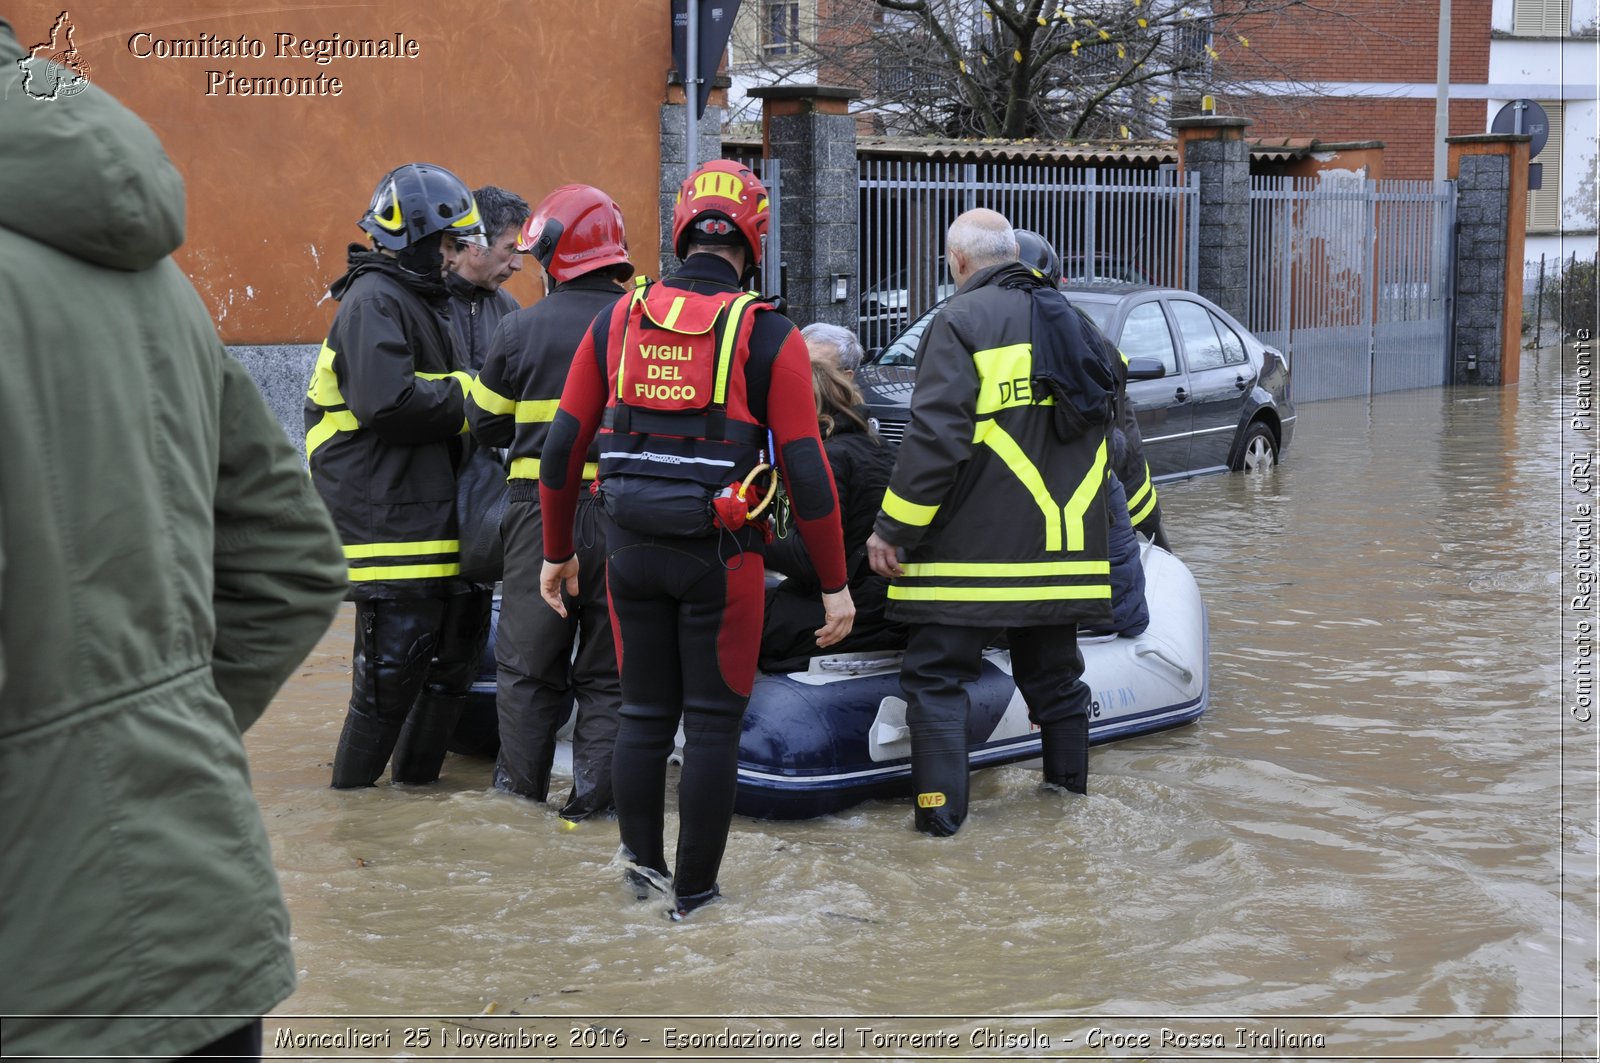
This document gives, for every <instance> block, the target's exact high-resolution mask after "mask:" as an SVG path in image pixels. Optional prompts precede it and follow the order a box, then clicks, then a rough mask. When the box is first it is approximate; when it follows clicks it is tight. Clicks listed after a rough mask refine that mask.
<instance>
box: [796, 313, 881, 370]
mask: <svg viewBox="0 0 1600 1063" xmlns="http://www.w3.org/2000/svg"><path fill="white" fill-rule="evenodd" d="M800 335H801V336H802V337H804V338H805V341H806V348H807V349H808V350H810V352H811V360H812V361H817V360H819V359H824V358H832V359H834V361H835V362H837V363H838V366H839V368H840V369H843V370H844V371H845V372H846V373H854V372H855V371H856V369H857V368H859V367H860V365H861V359H862V358H863V357H865V355H866V353H867V352H866V351H864V350H862V348H861V341H860V340H858V339H856V334H855V333H854V332H851V331H850V330H849V329H847V328H845V327H844V326H843V325H830V324H828V323H827V322H824V321H818V322H815V323H813V324H810V325H807V326H806V327H805V328H803V329H801V330H800Z"/></svg>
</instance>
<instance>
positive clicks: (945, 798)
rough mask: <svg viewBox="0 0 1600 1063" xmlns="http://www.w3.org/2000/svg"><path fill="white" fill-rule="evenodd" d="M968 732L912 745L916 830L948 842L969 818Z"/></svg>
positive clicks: (938, 734)
mask: <svg viewBox="0 0 1600 1063" xmlns="http://www.w3.org/2000/svg"><path fill="white" fill-rule="evenodd" d="M970 770H971V769H970V767H969V765H968V764H967V732H966V728H964V727H963V728H961V729H959V730H941V731H935V732H933V733H931V734H921V735H914V736H913V737H912V741H911V793H912V797H913V799H914V800H915V801H916V824H917V830H919V831H921V832H922V833H923V834H931V835H933V836H934V837H935V838H948V837H950V835H952V834H954V833H955V832H956V831H958V830H960V829H961V824H962V822H963V821H965V820H966V818H967V783H968V779H969V777H970V776H969V772H970Z"/></svg>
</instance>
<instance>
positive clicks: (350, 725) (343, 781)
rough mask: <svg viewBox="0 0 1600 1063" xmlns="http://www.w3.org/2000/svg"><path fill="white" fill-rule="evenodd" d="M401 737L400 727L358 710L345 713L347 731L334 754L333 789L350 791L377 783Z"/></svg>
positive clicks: (340, 736)
mask: <svg viewBox="0 0 1600 1063" xmlns="http://www.w3.org/2000/svg"><path fill="white" fill-rule="evenodd" d="M399 737H400V726H399V725H398V724H394V723H386V722H384V721H382V720H375V719H373V718H372V717H371V716H368V715H366V714H365V713H360V712H357V711H356V710H355V709H351V710H350V711H349V712H347V713H345V717H344V731H343V732H342V733H341V734H340V735H339V748H338V750H337V751H336V752H335V753H334V754H333V788H334V789H335V790H350V789H354V788H356V787H360V786H371V785H372V784H373V783H375V782H377V781H378V776H380V775H382V774H383V769H384V767H385V766H386V765H387V764H388V763H389V754H390V753H392V752H393V751H394V745H395V742H396V740H397V739H399Z"/></svg>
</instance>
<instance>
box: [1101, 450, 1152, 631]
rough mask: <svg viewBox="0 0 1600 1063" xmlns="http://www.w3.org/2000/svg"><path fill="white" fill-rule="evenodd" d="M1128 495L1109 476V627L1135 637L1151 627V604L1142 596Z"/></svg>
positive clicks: (1141, 571)
mask: <svg viewBox="0 0 1600 1063" xmlns="http://www.w3.org/2000/svg"><path fill="white" fill-rule="evenodd" d="M1127 497H1128V496H1127V495H1126V494H1125V493H1124V492H1123V490H1122V481H1121V480H1119V479H1118V478H1117V476H1116V474H1115V473H1113V474H1112V475H1111V489H1110V492H1109V493H1108V494H1107V495H1106V506H1107V510H1108V511H1109V513H1110V515H1111V540H1110V553H1111V627H1110V630H1112V631H1115V632H1116V633H1117V634H1119V635H1123V636H1126V637H1127V638H1134V637H1135V636H1137V635H1142V634H1144V631H1145V629H1146V628H1148V627H1149V626H1150V605H1149V602H1148V601H1147V600H1146V599H1145V593H1144V563H1143V562H1142V561H1140V560H1139V536H1138V535H1137V534H1135V533H1134V530H1133V523H1132V521H1131V519H1130V518H1129V515H1128V502H1127Z"/></svg>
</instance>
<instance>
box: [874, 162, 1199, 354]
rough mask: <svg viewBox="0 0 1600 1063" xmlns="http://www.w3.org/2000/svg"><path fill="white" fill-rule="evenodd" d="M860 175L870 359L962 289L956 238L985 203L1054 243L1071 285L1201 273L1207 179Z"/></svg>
mask: <svg viewBox="0 0 1600 1063" xmlns="http://www.w3.org/2000/svg"><path fill="white" fill-rule="evenodd" d="M858 172H859V175H860V177H859V185H860V190H861V191H860V195H861V207H860V226H859V237H858V247H859V251H860V254H859V262H860V267H859V268H860V274H859V278H860V282H859V283H860V287H861V303H860V334H861V343H862V345H863V346H864V347H866V348H867V349H868V350H869V351H870V350H875V349H877V348H880V347H883V346H884V345H886V344H887V343H888V342H889V341H890V340H892V339H893V338H894V337H895V336H896V335H897V334H898V333H899V332H900V331H901V330H902V329H904V328H905V327H906V326H907V325H909V324H910V323H911V322H912V321H915V320H916V319H917V317H919V316H920V315H921V314H922V313H923V311H925V310H927V309H928V308H929V307H931V306H933V305H934V304H935V303H937V302H938V301H939V300H941V299H943V298H945V297H946V296H948V295H949V294H950V293H951V291H952V290H953V286H952V285H951V283H950V278H949V274H948V272H947V271H946V269H945V263H944V235H945V230H946V229H948V228H949V227H950V223H951V222H953V221H954V220H955V219H956V216H957V215H958V214H960V213H961V212H963V211H966V210H971V209H972V208H974V207H988V208H990V209H992V210H997V211H999V212H1000V213H1001V214H1004V215H1005V216H1006V218H1007V219H1009V220H1010V222H1011V224H1012V225H1014V226H1016V227H1017V228H1021V229H1032V230H1033V231H1035V232H1037V233H1039V234H1040V235H1042V236H1044V237H1045V239H1047V240H1049V241H1050V242H1051V243H1052V244H1054V245H1055V247H1056V249H1057V250H1059V251H1060V252H1061V258H1062V272H1063V273H1064V274H1065V276H1066V277H1067V279H1068V280H1079V281H1087V282H1094V283H1104V282H1107V281H1132V282H1136V283H1147V284H1161V285H1168V286H1171V287H1178V288H1183V287H1188V286H1189V285H1190V283H1191V281H1192V278H1193V277H1194V275H1195V263H1196V260H1197V257H1198V249H1199V231H1200V229H1199V222H1200V216H1199V209H1198V208H1199V199H1200V181H1199V175H1198V174H1193V173H1191V174H1188V175H1186V176H1182V177H1180V176H1179V175H1178V174H1177V173H1176V172H1175V171H1174V170H1171V169H1162V170H1092V169H1068V168H1064V167H1058V166H1041V165H1038V164H1036V163H1009V162H978V163H961V162H945V161H937V160H924V159H912V160H908V159H888V158H873V157H868V158H863V159H861V160H860V163H859V170H858Z"/></svg>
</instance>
